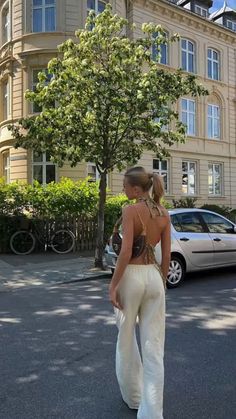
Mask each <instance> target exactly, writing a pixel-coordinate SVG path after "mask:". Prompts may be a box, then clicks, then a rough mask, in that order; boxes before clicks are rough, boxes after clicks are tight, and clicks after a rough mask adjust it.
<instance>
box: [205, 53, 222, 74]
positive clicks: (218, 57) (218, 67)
mask: <svg viewBox="0 0 236 419" xmlns="http://www.w3.org/2000/svg"><path fill="white" fill-rule="evenodd" d="M209 51H211V57H209V56H208V52H209ZM214 52H215V53H216V54H217V60H216V59H214V57H213V55H214ZM209 62H210V63H211V75H209V71H208V70H209V67H208V65H209ZM214 63H216V64H217V78H214ZM207 78H208V79H210V80H216V81H219V80H220V78H221V75H220V52H219V51H217V50H216V49H214V48H211V47H208V48H207Z"/></svg>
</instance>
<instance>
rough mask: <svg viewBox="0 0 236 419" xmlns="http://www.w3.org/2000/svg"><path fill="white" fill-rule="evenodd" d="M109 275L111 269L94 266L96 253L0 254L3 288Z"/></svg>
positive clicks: (0, 285)
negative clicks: (94, 254)
mask: <svg viewBox="0 0 236 419" xmlns="http://www.w3.org/2000/svg"><path fill="white" fill-rule="evenodd" d="M110 275H111V272H110V270H105V271H103V270H100V269H98V268H94V256H93V255H92V254H91V253H84V254H78V253H69V254H67V255H57V254H56V253H51V252H46V253H38V254H37V253H36V254H31V255H26V256H17V255H13V254H7V255H0V291H3V290H7V289H14V288H19V287H25V286H32V285H35V286H39V285H53V284H63V283H69V282H76V281H82V280H88V279H92V278H102V277H103V278H104V277H106V276H107V277H109V276H110Z"/></svg>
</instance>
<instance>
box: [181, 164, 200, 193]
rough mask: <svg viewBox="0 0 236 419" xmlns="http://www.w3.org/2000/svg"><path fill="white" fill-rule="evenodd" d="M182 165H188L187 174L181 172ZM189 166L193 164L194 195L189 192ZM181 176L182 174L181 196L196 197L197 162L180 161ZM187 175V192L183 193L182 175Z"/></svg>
mask: <svg viewBox="0 0 236 419" xmlns="http://www.w3.org/2000/svg"><path fill="white" fill-rule="evenodd" d="M183 163H187V165H188V169H187V172H185V171H183ZM190 164H194V166H195V169H194V185H195V186H194V188H195V190H194V193H191V192H190V181H189V175H190V174H192V172H191V170H190ZM181 174H182V195H183V196H196V195H197V191H198V185H197V180H198V173H197V162H196V161H195V160H185V159H183V160H182V167H181ZM185 174H186V175H187V177H188V180H187V192H186V193H185V192H184V191H183V175H185Z"/></svg>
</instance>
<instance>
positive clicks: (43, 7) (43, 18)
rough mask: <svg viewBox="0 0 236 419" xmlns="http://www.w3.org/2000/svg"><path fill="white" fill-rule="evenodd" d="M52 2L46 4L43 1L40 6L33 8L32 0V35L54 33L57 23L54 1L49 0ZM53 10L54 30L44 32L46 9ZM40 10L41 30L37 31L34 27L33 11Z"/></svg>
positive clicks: (43, 0)
mask: <svg viewBox="0 0 236 419" xmlns="http://www.w3.org/2000/svg"><path fill="white" fill-rule="evenodd" d="M51 1H52V2H53V4H50V5H48V4H46V2H45V0H42V5H40V6H34V0H32V2H31V5H32V32H33V33H43V32H56V27H57V21H56V0H51ZM52 7H53V9H54V29H50V30H48V29H47V30H46V9H49V8H52ZM38 9H41V10H42V28H41V30H39V31H36V30H35V25H34V10H38Z"/></svg>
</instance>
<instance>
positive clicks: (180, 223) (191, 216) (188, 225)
mask: <svg viewBox="0 0 236 419" xmlns="http://www.w3.org/2000/svg"><path fill="white" fill-rule="evenodd" d="M171 222H172V225H173V227H174V229H175V230H176V231H179V232H184V233H204V228H203V225H202V224H201V221H200V218H199V217H198V214H196V213H194V212H187V213H183V214H173V215H171Z"/></svg>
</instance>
